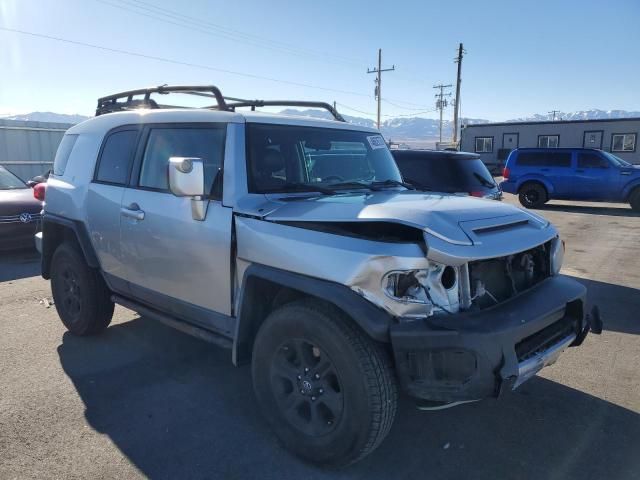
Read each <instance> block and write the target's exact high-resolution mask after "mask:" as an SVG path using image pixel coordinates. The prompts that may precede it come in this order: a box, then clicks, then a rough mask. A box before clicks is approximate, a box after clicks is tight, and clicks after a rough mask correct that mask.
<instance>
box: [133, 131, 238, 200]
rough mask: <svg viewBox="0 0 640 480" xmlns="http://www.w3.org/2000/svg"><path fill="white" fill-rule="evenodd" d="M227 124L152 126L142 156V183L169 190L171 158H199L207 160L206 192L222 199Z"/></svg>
mask: <svg viewBox="0 0 640 480" xmlns="http://www.w3.org/2000/svg"><path fill="white" fill-rule="evenodd" d="M225 132H226V130H225V127H224V126H215V127H206V128H199V127H189V128H152V129H151V131H150V132H149V138H148V140H147V146H146V148H145V151H144V157H143V159H142V169H141V171H140V181H139V186H140V187H143V188H150V189H154V190H162V191H167V190H169V158H171V157H197V158H201V159H202V161H203V163H204V182H205V183H204V185H205V192H211V194H212V195H213V196H214V197H216V198H219V196H220V194H221V191H220V190H219V187H218V185H221V183H220V182H221V178H218V181H217V182H216V186H217V188H216V191H215V192H214V191H213V190H212V187H213V184H214V181H215V180H216V177H219V175H218V174H219V172H222V158H223V157H224V141H225Z"/></svg>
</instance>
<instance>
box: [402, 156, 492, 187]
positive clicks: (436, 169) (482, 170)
mask: <svg viewBox="0 0 640 480" xmlns="http://www.w3.org/2000/svg"><path fill="white" fill-rule="evenodd" d="M395 157H396V160H397V162H398V166H399V167H400V171H401V172H402V176H403V177H404V179H405V181H407V182H409V183H413V184H415V185H416V186H417V187H419V188H421V187H426V188H428V189H431V190H436V191H438V192H446V193H455V192H470V191H473V190H484V189H493V188H496V184H495V182H494V180H493V177H492V176H491V174H490V173H489V171H488V170H487V167H485V165H484V164H483V163H482V161H481V160H480V159H479V158H477V159H476V158H469V157H465V158H460V157H456V155H442V156H436V155H431V154H429V155H421V154H420V152H397V153H395Z"/></svg>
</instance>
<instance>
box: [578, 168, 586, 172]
mask: <svg viewBox="0 0 640 480" xmlns="http://www.w3.org/2000/svg"><path fill="white" fill-rule="evenodd" d="M576 172H578V173H584V170H583V169H582V168H576Z"/></svg>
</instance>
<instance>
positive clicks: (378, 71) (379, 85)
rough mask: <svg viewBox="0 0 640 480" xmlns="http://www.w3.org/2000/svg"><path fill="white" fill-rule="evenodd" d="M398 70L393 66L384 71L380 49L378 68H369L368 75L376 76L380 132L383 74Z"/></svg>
mask: <svg viewBox="0 0 640 480" xmlns="http://www.w3.org/2000/svg"><path fill="white" fill-rule="evenodd" d="M395 69H396V66H395V65H393V66H392V67H391V68H385V69H384V70H383V69H382V49H381V48H379V49H378V68H373V69H369V68H367V73H375V74H377V75H376V80H375V82H376V89H375V97H376V99H377V100H378V121H377V125H378V130H380V102H381V101H382V72H392V71H393V70H395Z"/></svg>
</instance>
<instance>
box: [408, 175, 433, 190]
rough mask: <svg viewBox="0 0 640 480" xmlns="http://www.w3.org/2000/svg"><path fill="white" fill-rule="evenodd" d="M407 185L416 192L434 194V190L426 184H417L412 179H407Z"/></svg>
mask: <svg viewBox="0 0 640 480" xmlns="http://www.w3.org/2000/svg"><path fill="white" fill-rule="evenodd" d="M407 183H408V184H409V185H411V186H412V187H413V189H414V190H420V191H423V192H433V188H430V187H427V186H426V185H425V184H424V183H420V182H417V181H415V180H412V179H410V178H407Z"/></svg>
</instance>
